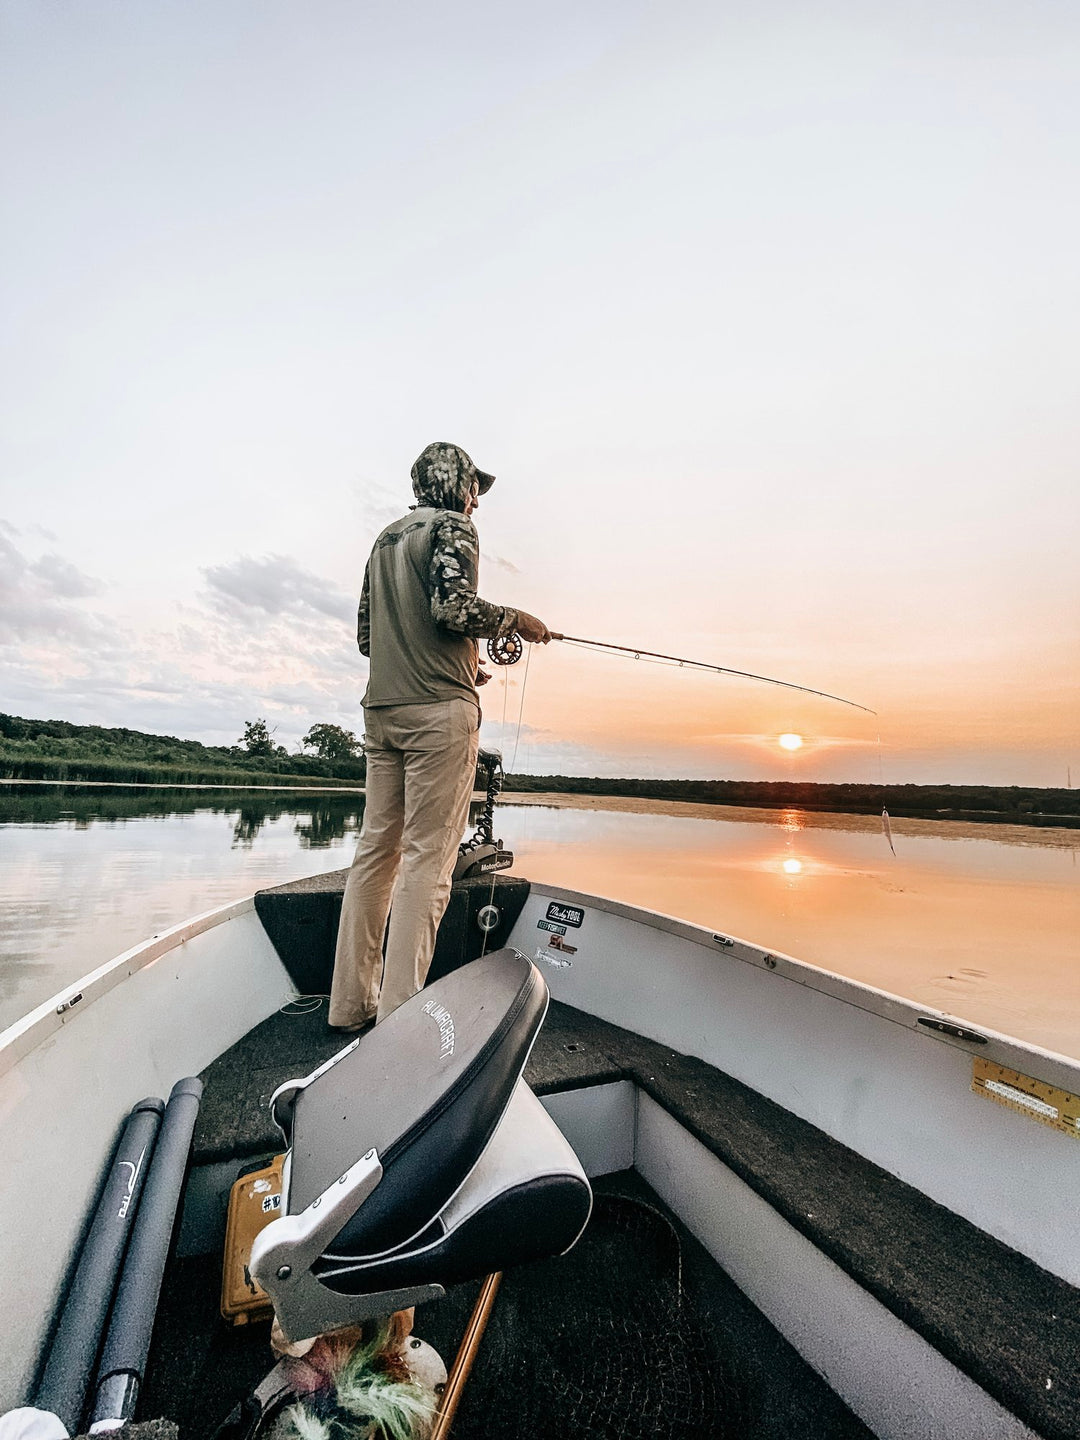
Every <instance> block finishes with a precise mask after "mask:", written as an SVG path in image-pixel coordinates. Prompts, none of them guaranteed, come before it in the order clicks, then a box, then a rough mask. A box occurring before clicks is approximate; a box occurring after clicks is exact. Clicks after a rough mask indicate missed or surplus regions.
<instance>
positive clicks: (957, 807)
mask: <svg viewBox="0 0 1080 1440" xmlns="http://www.w3.org/2000/svg"><path fill="white" fill-rule="evenodd" d="M540 796H545V797H548V803H550V800H551V797H554V796H575V797H582V798H584V797H593V798H596V797H605V798H607V799H618V800H650V801H655V800H661V801H669V802H675V803H679V804H686V805H692V806H695V807H698V806H702V807H709V806H717V805H723V806H729V805H731V806H744V807H749V808H751V809H756V810H773V811H775V810H804V811H811V812H814V811H820V812H822V813H825V814H831V815H880V814H881V812H882V810H888V812H889V814H890V816H894V817H896V818H897V819H901V818H909V819H913V820H961V821H978V822H980V823H982V824H990V825H995V824H1006V825H1060V826H1065V827H1066V828H1070V829H1075V828H1080V791H1077V790H1068V789H1066V788H1065V787H1061V788H1059V789H1054V788H1046V789H1041V788H1038V787H1035V786H1017V785H857V784H827V783H812V782H809V781H806V782H803V781H787V780H634V779H610V780H608V779H599V778H583V777H580V776H575V775H509V776H507V779H506V789H505V791H504V794H503V798H504V799H505V800H507V801H516V802H518V803H523V804H527V803H528V801H529V800H530V799H537V803H540V804H543V803H545V801H544V800H539V799H538V797H540ZM616 808H620V809H621V808H623V807H622V806H621V805H620V806H618V807H616Z"/></svg>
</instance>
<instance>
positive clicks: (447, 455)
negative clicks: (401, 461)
mask: <svg viewBox="0 0 1080 1440" xmlns="http://www.w3.org/2000/svg"><path fill="white" fill-rule="evenodd" d="M474 484H475V485H476V487H477V490H478V491H479V493H480V494H481V495H486V494H487V492H488V491H489V490H490V489H491V487H492V485H494V484H495V476H494V475H489V474H487V472H486V471H484V470H478V469H477V468H476V466H475V465H474V464H473V462H472V460H471V459H470V458H469V456H468V455H466V453H465V451H464V450H462V448H461V446H460V445H448V444H447V443H446V442H445V441H442V440H437V441H435V443H434V444H432V445H429V446H428V447H427V449H426V450H424V451H423V452H422V454H421V455H419V456H418V457H417V460H416V462H415V464H414V465H413V467H412V487H413V494H414V495H415V496H416V498H417V500H420V501H427V502H428V503H429V504H435V505H437V506H439V507H440V508H444V509H448V510H458V509H461V508H463V506H464V503H465V499H466V496H467V495H468V493H469V491H470V490H471V489H472V487H473V485H474Z"/></svg>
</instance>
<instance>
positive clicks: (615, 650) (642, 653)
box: [487, 630, 877, 715]
mask: <svg viewBox="0 0 1080 1440" xmlns="http://www.w3.org/2000/svg"><path fill="white" fill-rule="evenodd" d="M551 638H552V639H553V640H561V641H562V642H563V644H564V645H580V646H582V648H584V649H586V650H598V651H600V652H601V653H607V654H620V655H632V656H633V657H634V659H635V660H663V661H665V662H666V663H667V664H668V665H678V666H679V667H680V668H682V669H685V670H708V671H710V672H711V673H712V674H714V675H737V676H739V677H740V678H741V679H743V680H759V681H761V682H762V684H765V685H780V686H782V687H783V688H784V689H785V690H801V691H802V692H803V694H804V695H818V696H820V697H821V699H823V700H835V701H836V702H837V704H839V705H850V706H851V707H852V709H854V710H864V711H865V712H866V713H867V715H876V714H877V711H876V710H871V709H870V707H869V705H860V704H859V703H858V702H857V701H855V700H845V699H844V697H843V696H842V695H830V694H829V693H828V691H826V690H813V689H811V687H810V686H809V685H796V684H795V682H794V681H792V680H776V679H774V678H773V676H771V675H755V674H754V673H753V671H751V670H733V669H732V668H731V667H730V666H729V665H714V664H712V662H711V661H709V660H687V659H685V658H683V657H682V656H681V655H664V654H661V653H660V652H659V651H658V650H640V649H638V648H637V647H635V646H633V645H613V644H612V643H611V642H610V641H608V640H582V639H581V638H580V636H577V635H560V634H559V633H558V631H556V630H552V632H551ZM487 652H488V658H489V659H490V660H491V662H492V664H493V665H516V664H517V662H518V661H519V660H520V659H521V657H522V655H523V654H524V653H525V643H524V641H523V640H522V638H521V636H520V635H497V636H496V637H495V639H493V640H489V641H488V642H487Z"/></svg>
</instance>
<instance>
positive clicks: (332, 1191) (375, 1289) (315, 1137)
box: [251, 950, 591, 1340]
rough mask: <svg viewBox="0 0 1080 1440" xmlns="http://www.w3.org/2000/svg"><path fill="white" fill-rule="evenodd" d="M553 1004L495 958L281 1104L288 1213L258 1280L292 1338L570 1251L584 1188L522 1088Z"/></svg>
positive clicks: (260, 1262) (517, 964) (499, 954)
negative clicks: (475, 1277)
mask: <svg viewBox="0 0 1080 1440" xmlns="http://www.w3.org/2000/svg"><path fill="white" fill-rule="evenodd" d="M547 999H548V997H547V987H546V985H545V984H544V981H543V977H542V976H541V975H540V973H539V971H538V970H537V969H536V967H535V966H534V965H532V964H531V963H530V962H529V961H528V960H526V959H525V957H524V956H523V955H521V954H519V953H518V952H517V951H515V950H499V951H496V952H495V953H494V954H492V955H487V956H485V957H483V958H482V959H480V960H475V961H473V962H472V964H470V965H466V966H463V967H462V968H461V969H459V970H455V971H454V972H453V973H452V974H450V975H447V976H445V977H444V978H443V979H441V980H439V981H436V983H435V984H434V985H432V986H430V987H429V988H428V989H426V990H422V991H421V992H420V993H419V994H418V995H414V996H413V997H412V998H411V999H410V1000H407V1001H406V1002H405V1004H404V1005H401V1006H400V1007H399V1008H398V1009H397V1010H395V1011H394V1013H393V1014H392V1015H390V1016H389V1017H388V1018H387V1019H386V1020H385V1021H383V1022H382V1023H381V1024H379V1025H377V1026H376V1027H375V1028H374V1030H371V1031H369V1032H367V1033H366V1034H365V1035H364V1036H362V1037H360V1038H358V1039H357V1040H354V1041H353V1042H352V1044H351V1045H349V1046H347V1047H346V1048H345V1049H344V1050H342V1051H341V1052H340V1054H338V1055H337V1056H335V1057H334V1059H333V1060H332V1061H331V1062H329V1064H327V1065H324V1066H321V1067H320V1068H319V1069H318V1070H316V1071H315V1072H313V1074H311V1075H309V1076H308V1077H307V1078H306V1079H303V1080H296V1081H290V1082H288V1084H287V1085H285V1086H282V1087H281V1089H280V1090H279V1091H278V1092H277V1094H276V1095H275V1098H274V1100H273V1101H272V1102H271V1104H272V1106H273V1110H274V1115H275V1118H276V1119H277V1120H278V1123H279V1124H280V1125H281V1127H282V1130H283V1133H284V1134H285V1138H286V1141H287V1142H288V1143H289V1150H288V1153H287V1155H286V1159H285V1166H284V1171H283V1175H282V1196H283V1211H284V1213H283V1214H282V1216H281V1218H280V1219H278V1220H274V1221H272V1222H271V1224H269V1225H267V1226H266V1228H265V1229H264V1230H262V1231H261V1232H260V1233H259V1235H258V1236H257V1238H256V1240H255V1244H254V1246H253V1249H252V1254H251V1274H252V1277H253V1278H254V1279H255V1280H256V1281H257V1282H258V1283H259V1284H260V1285H262V1287H263V1288H264V1290H266V1292H267V1294H268V1295H269V1296H270V1298H271V1300H272V1301H273V1304H274V1308H275V1310H276V1312H277V1317H278V1322H279V1324H280V1326H281V1329H282V1330H283V1331H284V1333H285V1335H286V1337H287V1338H288V1339H290V1340H300V1339H306V1338H308V1337H309V1336H311V1335H316V1334H321V1333H323V1332H324V1331H326V1330H331V1329H336V1328H338V1327H340V1326H343V1325H351V1324H355V1323H357V1322H358V1321H360V1320H363V1319H367V1318H369V1317H372V1316H376V1315H385V1314H388V1313H390V1312H391V1311H393V1310H399V1309H405V1308H407V1307H408V1306H410V1305H415V1304H420V1303H422V1302H423V1301H425V1300H431V1299H435V1298H437V1297H438V1296H440V1295H442V1294H443V1293H444V1292H445V1285H446V1284H448V1283H451V1282H453V1281H456V1280H459V1279H464V1278H467V1277H468V1276H471V1275H474V1274H475V1275H482V1274H487V1273H489V1272H491V1271H493V1270H499V1269H503V1268H505V1266H506V1265H507V1264H509V1263H516V1262H517V1261H518V1260H521V1259H537V1258H540V1255H541V1254H545V1255H550V1254H556V1253H559V1252H560V1251H562V1250H565V1249H568V1248H569V1247H570V1245H572V1244H573V1243H574V1241H575V1240H576V1239H577V1236H578V1235H579V1234H580V1232H581V1230H582V1228H583V1227H584V1224H585V1221H586V1220H587V1218H588V1213H589V1208H590V1206H591V1192H590V1190H589V1184H588V1181H587V1180H586V1179H585V1175H584V1172H583V1171H582V1169H581V1166H580V1164H579V1163H578V1161H577V1158H576V1156H575V1155H574V1153H573V1151H572V1150H571V1149H570V1147H569V1145H568V1144H567V1143H566V1141H565V1139H564V1138H563V1137H562V1135H561V1134H560V1133H559V1131H558V1130H557V1129H556V1127H555V1125H554V1123H553V1122H552V1121H551V1120H550V1119H549V1118H548V1116H547V1114H546V1112H545V1111H544V1110H543V1107H542V1106H541V1105H540V1103H539V1101H537V1100H536V1098H535V1097H534V1096H533V1095H532V1093H531V1091H529V1090H528V1088H527V1087H526V1086H525V1085H524V1084H523V1083H521V1081H520V1076H521V1072H522V1070H523V1069H524V1066H525V1061H526V1059H527V1058H528V1054H529V1051H530V1049H531V1048H532V1044H533V1041H534V1040H535V1038H536V1035H537V1033H538V1031H539V1029H540V1026H541V1024H542V1023H543V1019H544V1014H545V1012H546V1010H547Z"/></svg>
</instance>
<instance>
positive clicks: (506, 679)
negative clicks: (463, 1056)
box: [480, 656, 529, 960]
mask: <svg viewBox="0 0 1080 1440" xmlns="http://www.w3.org/2000/svg"><path fill="white" fill-rule="evenodd" d="M528 674H529V663H528V657H527V656H526V660H525V675H526V678H527V677H528ZM502 676H503V700H502V720H501V722H500V725H499V730H500V733H501V734H502V735H505V734H506V699H507V695H508V694H509V691H510V673H509V671H508V670H507V669H506V668H504V669H503V672H502ZM521 704H522V707H524V705H525V685H524V682H522V686H521ZM520 733H521V711H520V710H519V711H518V734H520ZM514 754H515V756H516V755H517V748H516V745H515V749H514ZM498 873H499V872H498V870H494V869H493V870H492V872H491V889H490V890H489V891H488V899H487V903H488V905H489V906H493V905H494V904H495V877H496V876H497V875H498ZM494 928H495V927H494V926H492V929H491V930H485V931H484V941H483V944H482V945H481V946H480V958H481V960H482V959H483V958H484V956H485V955H486V954H487V947H488V937H489V936H490V935H491V933H492V930H494Z"/></svg>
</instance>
